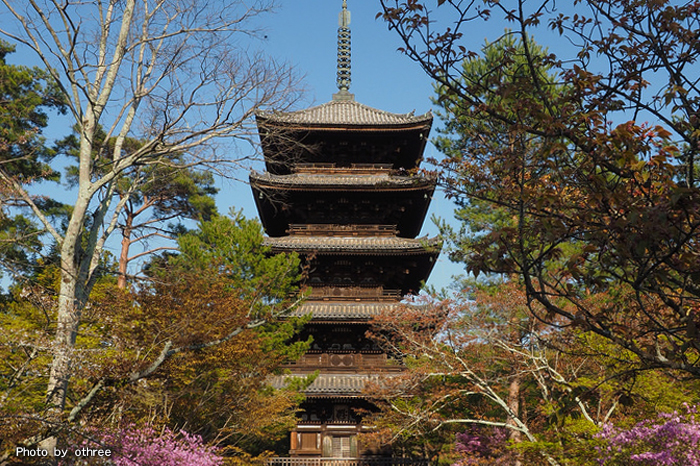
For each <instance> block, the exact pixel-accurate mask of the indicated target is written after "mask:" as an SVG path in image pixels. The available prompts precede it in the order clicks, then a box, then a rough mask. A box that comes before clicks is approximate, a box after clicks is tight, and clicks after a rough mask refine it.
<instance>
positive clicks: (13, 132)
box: [0, 40, 64, 275]
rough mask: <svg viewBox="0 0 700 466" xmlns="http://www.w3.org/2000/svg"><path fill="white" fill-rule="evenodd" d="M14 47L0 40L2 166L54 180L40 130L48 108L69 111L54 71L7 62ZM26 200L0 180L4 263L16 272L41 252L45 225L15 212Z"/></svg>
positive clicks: (46, 204) (46, 205)
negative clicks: (53, 73) (41, 236)
mask: <svg viewBox="0 0 700 466" xmlns="http://www.w3.org/2000/svg"><path fill="white" fill-rule="evenodd" d="M14 50H15V47H13V46H11V45H10V44H8V43H6V42H4V41H1V40H0V166H2V167H3V170H4V171H7V172H14V173H17V174H18V176H21V177H22V178H23V180H25V181H29V180H37V181H48V180H54V181H55V180H57V179H58V177H59V174H58V173H57V172H56V171H55V170H53V169H51V167H50V165H49V164H48V163H49V162H50V161H51V160H52V159H53V157H54V155H55V154H54V152H53V151H51V150H50V149H49V148H48V147H47V146H46V145H45V144H44V140H43V138H42V136H41V132H42V130H43V129H44V128H46V126H47V124H48V115H47V111H49V110H57V111H63V110H64V106H63V97H62V96H61V94H60V92H59V89H58V87H57V86H56V84H55V82H54V81H53V79H52V77H51V76H50V75H49V73H47V72H45V71H43V70H41V69H39V68H29V67H25V66H16V65H10V64H8V63H7V55H9V54H10V53H12V52H14ZM34 202H35V203H37V205H38V206H39V207H40V208H42V209H43V211H44V212H47V209H56V208H57V207H58V205H57V203H54V202H51V201H49V200H43V199H41V198H36V197H35V198H34ZM22 204H23V203H22V200H21V199H19V198H17V197H16V196H13V195H12V193H11V191H10V190H8V189H7V186H6V185H5V184H0V263H1V264H2V267H3V268H4V269H6V270H9V271H10V272H11V273H12V274H13V275H17V274H19V273H21V272H22V271H24V270H25V269H26V267H27V266H28V265H29V264H30V263H31V262H32V256H35V255H36V254H37V252H38V251H40V250H41V241H40V238H39V236H40V232H41V229H40V228H38V227H37V225H36V224H35V223H34V222H32V221H31V219H29V218H27V217H26V216H24V215H21V214H19V213H17V212H13V209H14V208H15V207H18V206H21V205H22ZM47 215H48V213H47Z"/></svg>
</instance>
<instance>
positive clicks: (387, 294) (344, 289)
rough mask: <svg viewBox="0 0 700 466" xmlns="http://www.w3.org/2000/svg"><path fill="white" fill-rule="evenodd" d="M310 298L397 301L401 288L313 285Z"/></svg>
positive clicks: (399, 297)
mask: <svg viewBox="0 0 700 466" xmlns="http://www.w3.org/2000/svg"><path fill="white" fill-rule="evenodd" d="M310 297H311V298H313V299H321V300H323V301H330V300H342V301H347V300H348V299H350V300H355V301H362V300H379V301H398V300H400V299H401V297H402V296H401V290H388V289H384V288H383V287H381V286H363V285H348V286H323V285H321V286H313V285H312V287H311V296H310Z"/></svg>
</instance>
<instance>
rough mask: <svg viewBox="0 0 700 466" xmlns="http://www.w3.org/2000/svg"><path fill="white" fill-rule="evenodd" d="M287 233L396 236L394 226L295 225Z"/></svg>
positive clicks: (396, 232)
mask: <svg viewBox="0 0 700 466" xmlns="http://www.w3.org/2000/svg"><path fill="white" fill-rule="evenodd" d="M287 233H288V234H290V235H292V236H319V235H323V236H396V235H397V234H398V233H399V231H398V230H397V229H396V225H333V224H296V223H293V224H291V225H289V229H288V230H287Z"/></svg>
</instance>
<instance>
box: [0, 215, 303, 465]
mask: <svg viewBox="0 0 700 466" xmlns="http://www.w3.org/2000/svg"><path fill="white" fill-rule="evenodd" d="M262 240H263V234H262V227H261V226H260V224H259V223H258V222H255V221H251V220H246V219H244V218H242V217H241V216H239V215H237V216H236V217H235V218H233V219H231V218H229V217H224V216H221V217H215V218H214V219H212V221H210V222H203V223H201V225H200V228H199V229H197V230H195V231H193V232H190V233H187V234H185V235H183V236H181V237H180V238H179V240H178V243H179V244H178V245H179V254H178V255H169V256H167V257H165V258H163V259H162V260H161V261H157V262H158V263H154V264H152V266H151V268H150V269H149V273H150V274H151V278H152V280H151V281H150V282H149V283H147V284H144V285H143V286H141V287H138V288H134V289H131V290H124V289H120V288H118V287H117V286H116V283H115V280H114V278H113V277H112V276H106V277H105V278H104V279H103V280H101V281H99V282H98V284H97V285H96V286H95V287H94V288H93V292H92V294H91V298H90V300H89V302H88V306H87V307H86V309H85V314H84V323H83V326H82V327H81V329H80V332H79V334H78V337H77V339H76V346H75V348H74V351H75V354H74V358H75V361H76V369H75V370H74V373H73V383H72V384H71V386H70V388H69V392H68V399H69V400H71V402H72V407H71V410H70V412H69V413H68V415H67V419H66V421H65V422H61V423H60V424H57V425H54V426H52V427H53V429H52V430H50V431H49V432H50V433H51V434H52V435H54V436H56V438H57V439H58V441H59V442H61V443H62V444H63V448H65V447H67V446H70V445H79V444H81V443H83V441H88V442H93V443H92V444H93V446H94V445H96V444H94V441H95V439H94V438H93V437H95V436H94V435H93V434H94V431H95V429H100V430H101V431H102V432H104V431H105V429H107V430H115V431H118V430H120V429H122V428H126V427H128V426H133V425H139V426H141V425H143V424H144V422H150V425H151V426H152V427H153V428H154V429H160V428H164V427H168V428H170V429H172V430H174V431H179V430H182V429H185V430H186V431H187V432H189V433H192V434H196V435H198V436H201V437H202V438H203V440H204V441H205V442H206V443H208V444H216V445H219V446H221V447H228V448H229V449H232V448H235V449H241V450H245V451H247V452H248V453H259V450H261V449H262V448H263V447H265V446H268V445H269V444H270V443H272V442H274V441H275V440H277V439H278V436H279V435H280V434H281V433H282V432H283V431H284V429H285V428H286V427H287V426H288V425H290V424H293V423H294V421H295V417H294V416H295V411H296V408H297V406H298V403H299V402H300V398H299V395H298V394H297V393H296V392H294V391H292V390H289V391H287V390H282V391H275V390H272V389H270V388H269V387H267V386H266V385H265V380H266V378H267V377H268V376H269V375H271V374H273V373H275V371H277V370H278V367H279V366H280V364H282V363H283V362H286V361H290V360H296V359H297V358H298V357H299V356H300V354H302V353H303V352H304V351H305V350H306V349H307V347H308V343H307V342H297V343H294V344H289V343H288V342H289V341H290V340H291V339H292V338H293V336H294V335H295V333H296V332H297V331H298V330H299V329H300V327H301V325H303V321H302V320H294V319H289V320H284V321H280V320H278V319H277V317H278V316H280V315H283V314H284V313H286V312H287V311H288V310H289V309H291V308H292V307H293V306H294V305H295V304H296V303H297V302H298V300H299V296H298V293H297V289H296V283H297V282H298V280H299V259H298V257H296V256H295V255H290V256H287V255H276V256H272V255H270V254H269V249H268V248H266V247H264V246H263V245H262ZM49 270H52V273H50V274H48V276H45V277H40V278H41V282H42V284H43V285H45V286H44V287H43V288H42V289H46V288H49V287H50V286H49V284H51V283H53V284H54V286H55V289H58V282H59V280H60V270H59V269H58V268H57V267H54V268H53V269H51V268H50V267H47V268H46V270H45V272H47V271H49ZM17 291H20V290H17ZM30 291H31V290H26V288H25V289H23V290H21V294H22V296H25V297H24V298H23V297H22V296H16V301H15V302H13V303H12V304H11V305H10V306H8V307H7V308H5V309H3V312H2V313H0V324H1V325H2V326H3V328H7V329H11V330H12V332H8V333H7V334H5V333H3V335H2V338H0V361H1V362H0V439H2V440H0V446H1V447H2V449H3V450H4V451H3V453H4V456H0V461H4V460H5V459H6V458H7V457H8V456H9V457H12V456H14V448H15V446H17V445H21V444H23V443H24V444H25V445H27V446H30V445H32V444H33V443H35V442H36V439H37V438H41V436H42V435H45V432H46V427H45V424H44V423H45V419H44V418H43V417H42V414H43V412H44V409H45V404H44V402H43V396H42V395H43V389H42V385H44V386H45V382H46V379H47V378H48V377H49V367H50V365H51V359H50V354H49V353H48V352H47V351H46V350H45V348H46V347H47V342H49V341H50V339H51V334H50V330H51V317H52V313H55V309H54V308H53V306H52V304H53V300H54V299H55V298H54V297H52V296H51V295H49V296H46V297H45V298H44V299H43V300H42V299H40V298H41V297H40V296H38V295H37V294H36V293H35V294H31V293H30ZM18 294H20V293H18ZM44 301H45V302H44ZM13 336H14V338H13ZM284 433H286V431H284ZM27 439H29V440H31V442H27ZM5 442H7V443H5ZM236 451H238V450H236ZM229 454H230V452H229ZM21 459H22V458H20V460H21ZM25 460H26V458H25Z"/></svg>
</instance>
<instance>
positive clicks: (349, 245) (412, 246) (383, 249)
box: [263, 236, 442, 257]
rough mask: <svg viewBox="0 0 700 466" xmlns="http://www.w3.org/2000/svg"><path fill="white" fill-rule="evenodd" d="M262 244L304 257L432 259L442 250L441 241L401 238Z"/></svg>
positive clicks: (283, 240)
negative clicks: (340, 255) (399, 256)
mask: <svg viewBox="0 0 700 466" xmlns="http://www.w3.org/2000/svg"><path fill="white" fill-rule="evenodd" d="M263 244H265V245H266V246H269V247H270V248H271V249H272V252H273V253H282V252H298V253H302V254H305V253H306V254H309V253H314V254H321V255H323V254H335V255H337V254H347V255H380V256H384V255H393V254H401V255H426V254H427V255H433V256H435V257H437V256H438V255H439V254H440V249H441V248H442V242H441V241H440V240H439V239H438V238H416V239H413V238H399V237H376V236H370V237H345V236H333V237H328V236H283V237H279V238H269V237H268V238H265V240H264V242H263Z"/></svg>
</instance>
